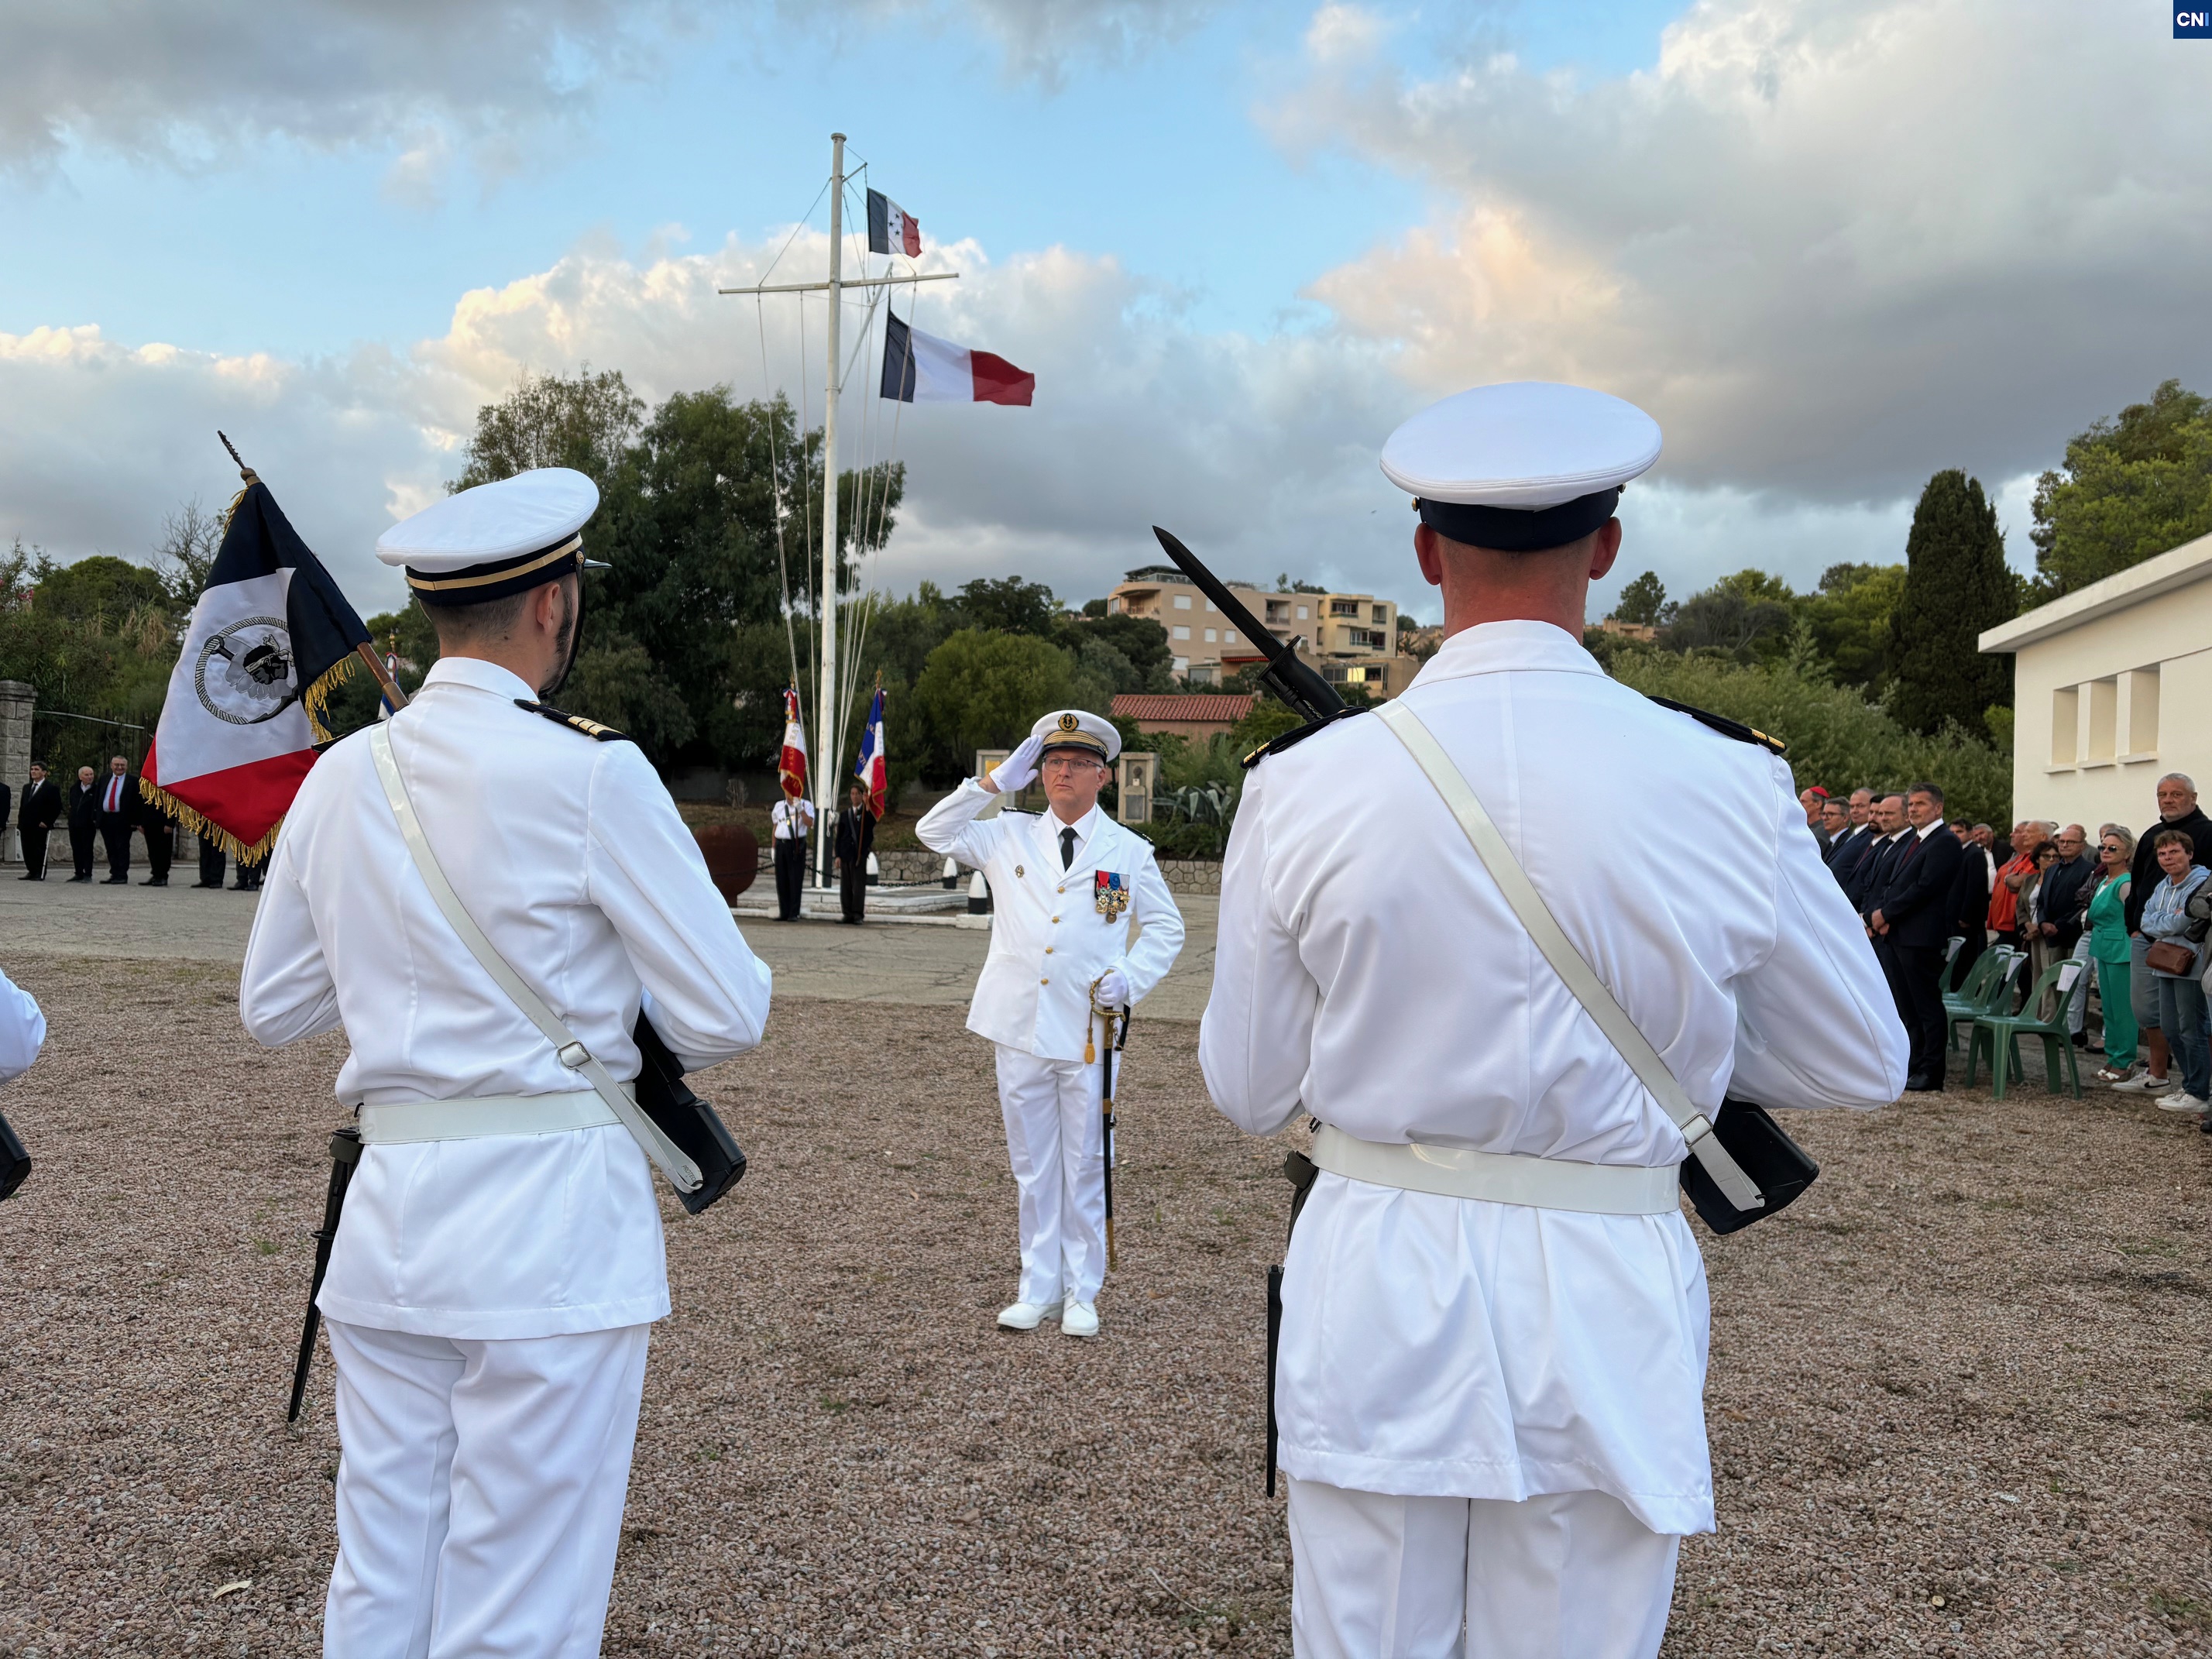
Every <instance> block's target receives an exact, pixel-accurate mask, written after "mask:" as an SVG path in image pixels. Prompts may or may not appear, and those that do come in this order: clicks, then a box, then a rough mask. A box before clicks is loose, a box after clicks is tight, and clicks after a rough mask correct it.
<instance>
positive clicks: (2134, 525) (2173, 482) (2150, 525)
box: [2029, 380, 2212, 600]
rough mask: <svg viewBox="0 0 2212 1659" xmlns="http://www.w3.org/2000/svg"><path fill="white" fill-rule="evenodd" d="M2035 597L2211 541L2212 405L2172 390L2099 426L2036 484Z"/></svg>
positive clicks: (2169, 385) (2170, 385) (2176, 384)
mask: <svg viewBox="0 0 2212 1659" xmlns="http://www.w3.org/2000/svg"><path fill="white" fill-rule="evenodd" d="M2033 510H2034V514H2035V528H2034V529H2033V531H2031V532H2029V539H2030V540H2032V541H2033V543H2034V544H2035V566H2036V596H2037V598H2038V599H2041V600H2047V599H2057V598H2058V597H2059V596H2060V595H2061V594H2064V593H2070V592H2074V591H2075V589H2076V588H2081V587H2086V586H2088V585H2089V584H2090V583H2091V582H2093V581H2099V580H2102V579H2103V578H2105V577H2106V576H2109V575H2112V574H2114V573H2115V572H2117V571H2121V570H2125V569H2127V568H2129V567H2130V565H2136V564H2141V563H2142V562H2143V561H2144V560H2145V559H2148V558H2154V557H2155V556H2157V555H2159V554H2160V553H2164V552H2166V551H2167V550H2170V549H2172V548H2176V547H2179V546H2180V545H2181V544H2182V543H2184V542H2186V541H2190V540H2193V539H2194V538H2197V537H2198V536H2202V535H2204V534H2206V533H2207V532H2212V400H2208V399H2206V398H2201V397H2199V396H2198V395H2197V393H2195V392H2186V391H2184V390H2183V389H2182V386H2181V382H2180V381H2179V380H2167V381H2166V382H2165V383H2164V384H2162V385H2161V386H2160V387H2159V388H2158V390H2157V391H2156V392H2153V393H2152V394H2151V398H2150V401H2149V402H2148V403H2147V404H2129V405H2128V406H2127V407H2126V408H2125V409H2123V410H2121V411H2120V413H2119V417H2118V419H2117V420H2112V419H2100V420H2098V421H2095V422H2092V423H2091V424H2090V427H2089V428H2088V430H2087V431H2086V432H2082V433H2080V434H2077V435H2075V437H2074V439H2073V440H2072V441H2070V442H2069V443H2068V444H2067V446H2066V464H2065V466H2064V467H2063V469H2060V470H2056V471H2050V472H2046V473H2045V474H2044V475H2043V476H2042V477H2040V478H2039V479H2038V480H2037V481H2036V486H2035V502H2034V509H2033Z"/></svg>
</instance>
